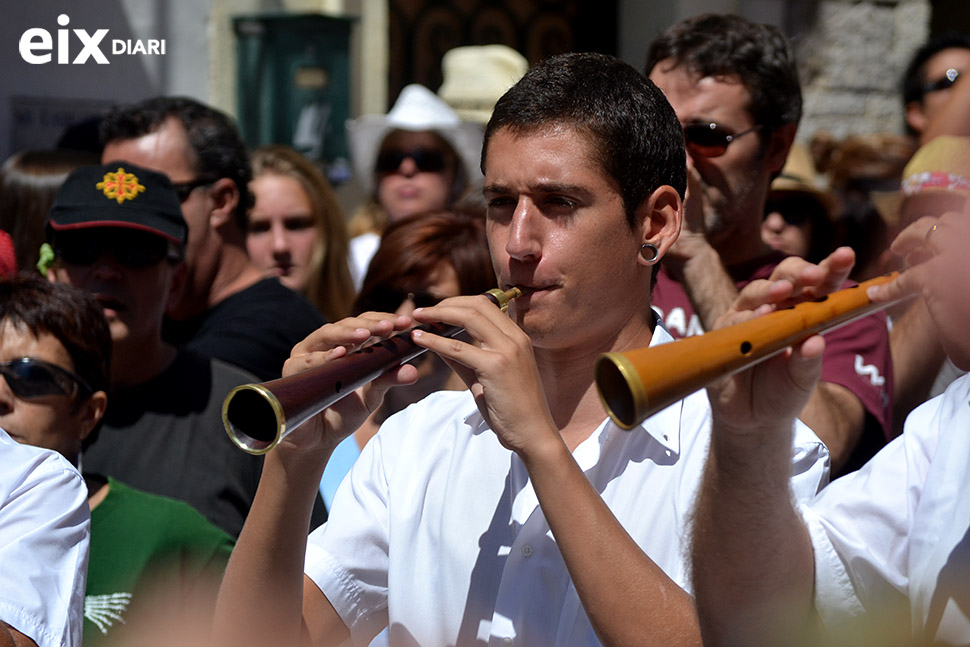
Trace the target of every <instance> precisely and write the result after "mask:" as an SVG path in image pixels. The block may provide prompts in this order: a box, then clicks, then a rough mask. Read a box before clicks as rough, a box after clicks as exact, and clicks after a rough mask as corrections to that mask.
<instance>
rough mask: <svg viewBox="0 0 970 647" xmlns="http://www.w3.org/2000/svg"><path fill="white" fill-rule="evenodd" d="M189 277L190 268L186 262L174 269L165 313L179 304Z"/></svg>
mask: <svg viewBox="0 0 970 647" xmlns="http://www.w3.org/2000/svg"><path fill="white" fill-rule="evenodd" d="M188 275H189V268H188V266H187V265H186V264H185V261H182V262H180V263H179V264H177V265H175V266H174V267H173V268H172V280H171V283H170V284H169V286H168V294H167V295H166V301H165V311H166V312H168V309H169V308H171V307H172V304H174V303H177V302H178V300H179V297H180V295H181V294H182V289H183V288H184V287H185V281H186V279H187V277H188Z"/></svg>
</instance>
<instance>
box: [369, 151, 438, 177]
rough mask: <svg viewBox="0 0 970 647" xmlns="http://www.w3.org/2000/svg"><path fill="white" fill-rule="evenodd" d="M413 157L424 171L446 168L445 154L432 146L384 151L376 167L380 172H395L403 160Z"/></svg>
mask: <svg viewBox="0 0 970 647" xmlns="http://www.w3.org/2000/svg"><path fill="white" fill-rule="evenodd" d="M408 158H411V160H412V161H413V162H414V165H415V166H416V167H417V168H418V170H419V171H421V172H422V173H440V172H441V171H443V170H444V169H445V154H444V153H442V152H441V151H439V150H434V149H432V148H415V149H412V150H409V151H395V150H389V151H382V152H381V153H380V155H378V156H377V164H376V165H375V167H374V168H375V169H376V170H377V172H378V173H395V172H396V171H397V170H398V169H399V168H401V162H403V161H404V160H406V159H408Z"/></svg>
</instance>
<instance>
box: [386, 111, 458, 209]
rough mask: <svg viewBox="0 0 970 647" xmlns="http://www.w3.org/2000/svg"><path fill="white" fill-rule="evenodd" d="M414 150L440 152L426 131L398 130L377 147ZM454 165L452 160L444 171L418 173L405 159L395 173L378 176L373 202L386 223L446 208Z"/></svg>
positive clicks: (440, 146)
mask: <svg viewBox="0 0 970 647" xmlns="http://www.w3.org/2000/svg"><path fill="white" fill-rule="evenodd" d="M416 148H426V149H434V150H444V148H443V141H442V139H441V138H440V137H439V136H438V135H436V134H434V133H432V132H427V131H421V132H411V131H406V130H398V131H395V132H392V133H391V134H390V135H388V136H387V137H386V138H385V139H384V143H383V144H382V145H381V150H404V151H407V150H414V149H416ZM446 159H447V157H446ZM457 164H458V162H457V160H455V159H454V158H453V157H452V159H451V161H450V164H446V166H445V169H444V171H442V172H440V173H436V172H422V171H420V170H418V167H417V166H416V165H415V163H414V160H413V159H410V158H406V159H404V161H402V162H401V165H400V166H399V167H398V169H397V171H396V172H394V173H383V174H380V175H378V178H377V201H378V202H379V203H380V205H381V206H382V207H383V208H384V210H385V211H386V212H387V217H388V220H389V221H390V222H394V221H396V220H400V219H402V218H405V217H407V216H411V215H414V214H416V213H421V212H423V211H431V210H434V209H444V208H446V207H448V206H449V204H450V203H451V201H452V199H453V197H454V196H453V195H452V194H453V191H454V184H455V174H456V172H457V171H456V169H457Z"/></svg>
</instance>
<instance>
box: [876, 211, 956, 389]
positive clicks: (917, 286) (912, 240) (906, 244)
mask: <svg viewBox="0 0 970 647" xmlns="http://www.w3.org/2000/svg"><path fill="white" fill-rule="evenodd" d="M891 249H892V251H893V252H895V253H897V254H899V255H901V256H904V257H905V258H906V263H907V265H908V266H909V268H908V269H906V270H905V271H904V272H902V274H900V275H899V277H898V278H896V280H894V281H892V282H890V283H885V284H883V285H878V286H875V287H872V288H870V289H869V292H868V296H869V298H870V299H871V300H873V301H877V302H886V301H893V300H895V299H898V298H900V297H902V296H905V295H908V294H919V295H920V296H922V297H923V299H924V301H925V303H926V307H927V309H928V310H929V312H930V315H931V316H932V317H933V322H934V324H935V325H936V328H937V330H938V331H939V334H940V341H941V342H942V344H943V348H944V350H945V351H946V354H947V356H948V357H949V358H950V360H951V361H952V362H953V363H954V364H956V365H957V366H958V367H960V368H961V369H964V370H970V335H968V334H967V329H968V328H970V263H968V260H967V250H968V249H970V218H968V214H966V213H958V212H949V213H945V214H943V215H942V216H940V217H939V218H935V217H925V218H920V219H919V220H917V221H915V222H914V223H912V224H911V225H909V226H908V227H906V228H905V229H904V230H903V231H902V232H900V234H899V235H898V236H897V237H896V239H895V240H894V241H893V243H892V247H891Z"/></svg>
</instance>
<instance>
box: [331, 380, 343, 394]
mask: <svg viewBox="0 0 970 647" xmlns="http://www.w3.org/2000/svg"><path fill="white" fill-rule="evenodd" d="M342 388H344V383H343V382H341V381H339V380H338V381H337V383H336V384H334V385H333V392H334V393H340V389H342Z"/></svg>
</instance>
